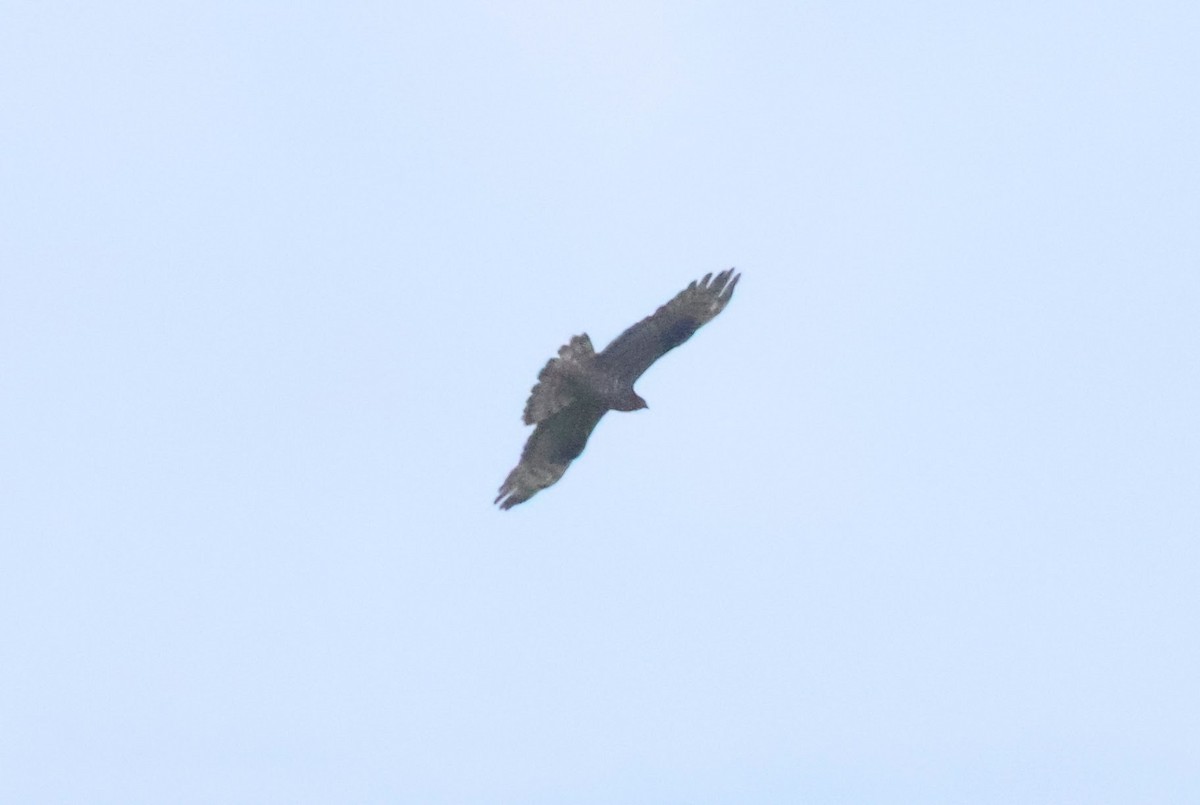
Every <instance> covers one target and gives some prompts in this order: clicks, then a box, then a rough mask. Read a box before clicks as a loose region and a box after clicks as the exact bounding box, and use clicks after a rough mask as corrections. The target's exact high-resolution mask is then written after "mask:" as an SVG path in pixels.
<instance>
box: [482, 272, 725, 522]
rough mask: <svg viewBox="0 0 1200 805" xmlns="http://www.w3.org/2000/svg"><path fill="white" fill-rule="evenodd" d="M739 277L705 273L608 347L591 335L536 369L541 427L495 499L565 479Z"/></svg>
mask: <svg viewBox="0 0 1200 805" xmlns="http://www.w3.org/2000/svg"><path fill="white" fill-rule="evenodd" d="M740 278H741V274H736V275H735V274H734V273H733V269H732V268H731V269H729V270H728V271H722V272H721V273H719V274H717V275H716V277H714V276H713V275H712V274H705V275H704V278H703V279H701V280H700V281H698V282H693V283H691V284H690V285H688V287H686V288H684V289H683V290H682V291H680V292H679V293H678V294H676V295H675V298H674V299H672V300H671V301H670V302H667V303H666V304H665V305H663V306H662V307H660V308H659V309H658V310H656V311H655V312H654V313H653V314H652V315H650V316H647V317H646V318H644V319H642V320H641V321H639V322H638V323H637V324H635V325H633V326H632V327H630V328H629V329H628V330H626V331H625V332H623V333H621V334H620V335H619V336H617V337H616V339H615V340H614V341H613V342H612V343H611V344H609V345H608V346H607V347H605V348H604V351H603V352H596V351H595V350H594V349H593V348H592V340H591V339H590V338H588V336H587V333H584V334H583V335H577V336H575V337H574V338H572V339H571V340H570V341H569V342H568V343H567V344H566V345H565V346H563V347H562V348H561V349H560V350H559V351H558V357H557V358H552V359H551V360H550V362H549V363H547V364H546V366H545V368H543V369H542V371H541V373H539V374H538V382H537V385H535V386H534V387H533V392H532V393H531V394H530V395H529V401H528V402H527V403H525V415H524V421H525V424H526V425H536V426H537V427H536V428H535V429H534V431H533V433H532V435H530V437H529V441H527V442H525V449H524V450H522V451H521V460H520V462H519V463H518V464H517V466H516V467H514V468H513V471H512V472H510V473H509V474H508V477H507V478H506V479H505V480H504V484H503V485H502V486H501V487H500V494H499V495H498V496H497V497H496V500H495V502H496V503H499V504H500V508H501V509H511V508H512V507H513V506H516V505H517V504H518V503H524V502H525V501H527V500H529V499H530V498H531V497H533V496H534V495H536V494H537V493H538V492H540V491H541V490H543V489H545V488H546V487H548V486H551V485H552V484H554V483H556V482H557V481H558V479H559V478H562V476H563V473H564V472H566V471H567V467H569V466H571V462H572V461H574V460H575V459H576V458H577V457H578V456H579V454H580V453H582V452H583V448H584V446H586V445H587V440H588V437H589V436H591V434H592V430H593V429H594V428H595V427H596V424H597V423H598V422H599V421H600V417H602V416H604V414H605V413H606V412H608V411H636V410H638V409H640V408H645V407H646V401H645V400H643V399H642V398H641V397H639V396H638V395H637V392H635V391H634V390H633V383H634V381H636V380H637V379H638V378H639V377H641V376H642V373H643V372H645V371H646V370H647V369H649V368H650V364H652V363H654V362H655V361H656V360H658V359H659V358H661V357H662V356H663V355H665V354H667V353H668V352H670V351H671V350H673V349H675V347H677V346H679V345H680V344H682V343H683V342H684V341H687V340H688V339H689V338H691V337H692V333H694V332H696V330H698V329H700V327H702V326H703V325H704V324H706V323H707V322H709V321H711V320H712V319H713V318H715V317H716V315H717V314H718V313H720V312H721V311H722V310H724V309H725V306H726V305H727V304H729V300H730V299H731V298H732V297H733V289H734V288H735V287H736V286H737V283H738V280H739V279H740Z"/></svg>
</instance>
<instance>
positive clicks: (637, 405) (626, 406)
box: [613, 389, 650, 411]
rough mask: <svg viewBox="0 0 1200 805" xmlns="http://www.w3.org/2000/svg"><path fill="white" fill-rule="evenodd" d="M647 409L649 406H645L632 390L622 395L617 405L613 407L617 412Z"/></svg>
mask: <svg viewBox="0 0 1200 805" xmlns="http://www.w3.org/2000/svg"><path fill="white" fill-rule="evenodd" d="M649 407H650V406H648V405H646V401H645V400H643V399H642V398H641V397H639V396H638V394H637V392H636V391H634V390H633V389H630V390H629V393H628V394H625V395H623V396H622V397H621V398H620V399H619V400H618V401H617V404H616V405H614V406H613V408H614V409H615V410H617V411H637V410H640V409H642V408H649Z"/></svg>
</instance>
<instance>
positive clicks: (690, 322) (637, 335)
mask: <svg viewBox="0 0 1200 805" xmlns="http://www.w3.org/2000/svg"><path fill="white" fill-rule="evenodd" d="M740 278H741V274H738V275H734V273H733V269H732V268H731V269H729V270H728V271H722V272H721V273H720V274H717V275H716V277H713V275H712V274H705V275H704V278H703V279H701V280H700V281H699V282H693V283H692V284H691V285H689V286H688V287H686V288H684V289H683V290H682V291H680V292H679V293H678V294H676V296H675V298H674V299H672V300H671V301H670V302H667V303H666V304H665V305H663V306H662V307H660V308H659V309H658V310H656V311H655V312H654V314H653V315H650V316H647V317H646V318H644V319H642V320H641V321H639V322H638V323H637V324H635V325H633V326H632V327H630V328H629V329H628V330H626V331H625V332H623V333H621V334H620V335H619V336H617V337H616V338H615V339H614V340H613V342H612V343H611V344H609V345H608V346H607V347H605V348H604V351H603V352H601V353H600V354H599V355H597V362H598V363H599V364H600V365H601V366H603V367H604V368H605V369H606V370H607V371H609V372H612V373H613V374H614V375H616V376H617V377H619V378H620V379H621V380H622V381H623V382H625V383H633V381H635V380H637V379H638V378H639V377H641V375H642V373H643V372H645V371H646V370H647V369H649V368H650V364H652V363H654V362H655V361H656V360H658V359H659V358H661V357H662V356H663V355H665V354H666V353H668V352H670V351H671V350H672V349H674V348H675V347H677V346H679V345H680V344H682V343H683V342H684V341H687V340H688V339H689V338H691V337H692V333H694V332H696V330H698V329H700V328H701V327H702V326H704V324H706V323H707V322H709V321H711V320H712V319H713V318H714V317H715V316H716V315H717V314H718V313H720V312H721V311H722V310H724V309H725V306H726V305H727V304H729V300H730V299H731V298H732V297H733V289H734V288H735V287H736V286H737V283H738V279H740ZM710 280H711V281H710Z"/></svg>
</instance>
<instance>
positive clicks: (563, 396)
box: [524, 333, 596, 425]
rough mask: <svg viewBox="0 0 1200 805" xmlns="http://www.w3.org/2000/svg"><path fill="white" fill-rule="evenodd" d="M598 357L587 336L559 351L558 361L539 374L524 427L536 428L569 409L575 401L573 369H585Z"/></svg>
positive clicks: (526, 413) (526, 407)
mask: <svg viewBox="0 0 1200 805" xmlns="http://www.w3.org/2000/svg"><path fill="white" fill-rule="evenodd" d="M595 357H596V351H595V350H594V349H593V348H592V340H591V339H590V338H588V336H587V333H584V334H583V335H577V336H575V337H574V338H572V339H571V340H570V341H569V342H568V343H567V344H566V345H565V346H563V347H562V348H561V349H559V350H558V357H557V358H551V359H550V362H549V363H547V364H546V366H545V367H544V368H543V369H542V371H541V372H540V373H539V374H538V382H537V385H535V386H534V387H533V391H532V393H531V394H530V395H529V401H528V402H527V403H525V416H524V420H525V424H526V425H536V424H537V423H539V422H542V421H544V420H545V419H547V418H549V417H551V416H553V415H554V414H556V413H558V412H559V411H561V410H562V409H564V408H566V407H567V406H568V405H570V404H571V403H572V402H574V400H575V392H574V389H573V388H572V383H571V370H572V368H582V367H584V366H586V365H587V364H588V363H590V362H591V361H592V360H593V359H594V358H595Z"/></svg>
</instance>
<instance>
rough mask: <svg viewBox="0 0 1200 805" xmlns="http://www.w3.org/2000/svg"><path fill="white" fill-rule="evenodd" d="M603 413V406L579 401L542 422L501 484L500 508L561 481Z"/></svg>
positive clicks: (498, 499)
mask: <svg viewBox="0 0 1200 805" xmlns="http://www.w3.org/2000/svg"><path fill="white" fill-rule="evenodd" d="M604 412H605V408H604V407H603V406H602V405H599V404H591V403H587V402H578V401H577V402H574V403H572V404H571V405H569V406H567V407H566V408H563V409H562V410H561V411H558V412H557V413H555V414H552V415H551V416H549V417H547V418H545V419H543V420H542V421H541V422H539V423H538V426H537V427H536V428H534V431H533V434H532V435H530V437H529V441H527V442H525V449H524V450H522V451H521V461H520V462H519V463H518V464H517V466H516V467H514V468H513V471H512V472H510V473H509V474H508V477H507V478H505V479H504V484H503V485H502V486H501V487H500V494H499V495H498V496H497V497H496V501H495V502H496V503H499V504H500V508H502V509H511V508H512V507H513V506H516V505H517V504H518V503H524V502H525V501H527V500H529V499H530V498H531V497H533V496H534V495H536V494H537V493H538V492H540V491H541V490H543V489H545V488H546V487H548V486H550V485H551V484H553V483H555V482H556V481H558V479H559V478H561V477H562V476H563V473H564V472H566V471H567V467H569V466H571V462H572V461H574V460H575V457H576V456H578V455H579V454H580V453H582V452H583V448H584V447H585V446H586V445H587V440H588V437H589V436H591V435H592V431H593V430H594V429H595V427H596V423H597V422H599V421H600V417H602V416H604Z"/></svg>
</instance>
